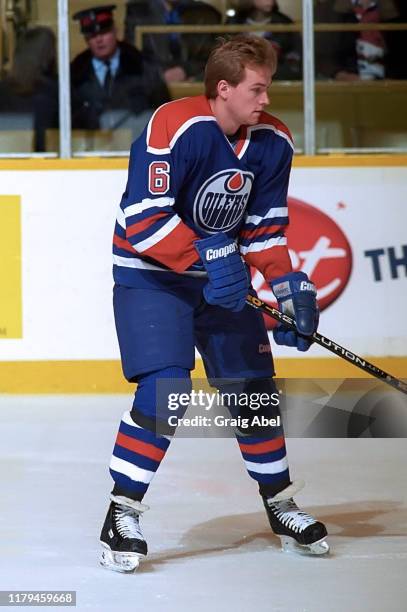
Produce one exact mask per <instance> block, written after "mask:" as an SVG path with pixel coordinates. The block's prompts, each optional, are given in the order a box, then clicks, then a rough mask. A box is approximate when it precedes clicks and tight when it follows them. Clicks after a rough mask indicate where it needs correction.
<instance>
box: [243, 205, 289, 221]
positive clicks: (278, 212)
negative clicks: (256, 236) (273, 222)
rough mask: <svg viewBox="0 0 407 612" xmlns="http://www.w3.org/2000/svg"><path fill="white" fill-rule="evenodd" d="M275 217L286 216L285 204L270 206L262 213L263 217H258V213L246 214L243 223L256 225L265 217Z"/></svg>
mask: <svg viewBox="0 0 407 612" xmlns="http://www.w3.org/2000/svg"><path fill="white" fill-rule="evenodd" d="M276 217H288V208H287V206H280V207H278V208H270V210H269V211H267V213H266V214H265V215H264V217H260V216H259V215H248V216H247V217H246V219H245V220H244V222H245V223H254V225H257V224H258V223H261V222H262V221H264V220H265V219H275V218H276Z"/></svg>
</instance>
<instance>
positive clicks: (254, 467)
mask: <svg viewBox="0 0 407 612" xmlns="http://www.w3.org/2000/svg"><path fill="white" fill-rule="evenodd" d="M236 439H237V441H238V444H239V447H240V451H241V453H242V456H243V460H244V462H245V465H246V469H247V471H248V473H249V476H250V477H251V478H253V479H254V480H256V482H258V484H259V490H260V494H261V495H265V496H273V495H275V494H276V493H278V492H279V491H281V490H283V489H284V488H285V487H287V486H288V485H289V484H290V473H289V468H288V461H287V455H286V449H285V439H284V435H281V436H278V437H277V438H275V437H274V438H269V439H267V438H258V437H254V436H244V437H243V436H236Z"/></svg>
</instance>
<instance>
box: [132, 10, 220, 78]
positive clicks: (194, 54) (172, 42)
mask: <svg viewBox="0 0 407 612" xmlns="http://www.w3.org/2000/svg"><path fill="white" fill-rule="evenodd" d="M176 13H177V18H176V19H175V20H174V21H173V24H174V25H200V24H201V25H210V24H220V23H222V15H221V13H220V12H219V11H218V10H217V9H216V8H215V7H213V6H211V5H210V4H207V3H206V2H200V1H198V0H194V1H191V0H181V1H180V2H178V3H177V5H176ZM168 15H169V14H168V12H167V11H166V9H165V7H164V4H163V3H162V2H160V1H159V0H154V1H152V0H150V1H146V0H131V1H129V2H127V8H126V21H125V36H126V40H127V41H129V42H134V36H135V28H136V27H137V26H143V25H169V23H168ZM215 43H216V35H213V34H202V33H196V32H195V33H193V34H175V35H171V34H145V35H144V36H143V50H145V51H146V52H148V53H150V54H151V55H153V56H154V57H155V58H156V59H157V61H158V63H159V64H160V66H161V68H162V69H163V70H166V69H167V68H172V67H173V66H181V67H182V68H184V70H185V72H186V74H187V76H188V77H190V78H194V79H196V80H202V79H203V73H204V68H205V64H206V61H207V59H208V56H209V53H210V51H211V49H212V47H213V46H214V45H215Z"/></svg>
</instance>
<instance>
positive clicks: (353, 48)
mask: <svg viewBox="0 0 407 612" xmlns="http://www.w3.org/2000/svg"><path fill="white" fill-rule="evenodd" d="M327 4H328V3H324V2H322V1H321V0H319V1H318V2H317V8H316V19H315V20H316V21H323V20H327V21H334V22H342V23H345V24H348V23H349V24H352V23H362V24H365V23H378V22H380V21H389V20H393V19H395V18H396V17H397V15H398V11H397V9H396V7H395V4H394V2H393V0H377V1H376V0H335V2H333V1H332V0H331V2H330V3H329V4H330V7H327V6H326V5H327ZM324 5H325V6H324ZM321 7H322V9H321ZM323 9H324V10H323ZM327 11H328V13H329V12H330V14H331V15H330V16H331V17H332V18H331V19H326V14H325V15H324V12H325V13H326V12H327ZM321 40H322V36H320V38H319V43H320V44H319V45H318V41H317V44H316V57H317V66H318V65H320V62H319V60H320V59H321V57H323V54H324V51H327V54H328V57H330V58H331V60H332V61H331V64H330V67H329V72H328V71H327V72H326V76H328V77H332V78H335V79H336V80H338V81H358V80H374V79H383V78H384V77H385V76H386V61H385V56H386V53H387V44H386V41H387V37H386V38H385V36H384V33H382V32H380V31H378V30H371V31H360V32H342V33H340V34H339V35H338V36H336V37H335V36H334V37H332V38H331V37H330V39H329V42H328V38H327V37H326V36H325V37H324V41H326V44H324V45H321ZM329 47H330V49H331V51H329V50H328V48H329ZM328 64H329V62H327V61H325V69H326V66H327V65H328Z"/></svg>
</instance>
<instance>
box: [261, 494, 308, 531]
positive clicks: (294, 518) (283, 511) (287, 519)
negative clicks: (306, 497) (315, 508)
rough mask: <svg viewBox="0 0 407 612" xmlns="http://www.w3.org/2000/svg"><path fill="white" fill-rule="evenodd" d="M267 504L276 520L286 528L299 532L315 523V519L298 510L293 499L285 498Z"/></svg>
mask: <svg viewBox="0 0 407 612" xmlns="http://www.w3.org/2000/svg"><path fill="white" fill-rule="evenodd" d="M269 506H270V508H271V510H272V511H273V513H274V515H275V516H276V517H277V518H278V520H279V521H280V522H281V523H282V524H283V525H284V526H285V527H288V529H292V530H293V531H295V532H296V533H301V532H302V531H304V529H306V528H307V527H309V525H313V524H314V523H316V520H315V519H314V518H313V517H312V516H310V515H309V514H307V513H306V512H303V511H302V510H300V509H299V508H298V506H297V504H296V503H295V502H294V500H293V499H285V500H283V501H280V502H274V503H273V502H269Z"/></svg>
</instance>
